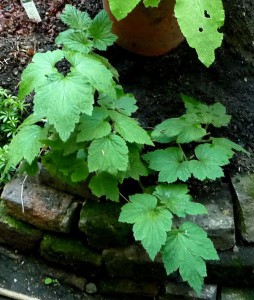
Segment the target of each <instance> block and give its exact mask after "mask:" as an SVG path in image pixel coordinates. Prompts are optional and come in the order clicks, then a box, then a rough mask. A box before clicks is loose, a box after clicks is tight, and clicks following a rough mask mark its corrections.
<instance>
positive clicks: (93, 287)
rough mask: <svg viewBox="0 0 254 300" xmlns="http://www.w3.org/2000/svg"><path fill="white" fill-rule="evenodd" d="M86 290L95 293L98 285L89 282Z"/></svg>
mask: <svg viewBox="0 0 254 300" xmlns="http://www.w3.org/2000/svg"><path fill="white" fill-rule="evenodd" d="M86 292H87V293H88V294H95V293H97V286H96V285H95V284H94V283H93V282H90V283H88V284H87V285H86Z"/></svg>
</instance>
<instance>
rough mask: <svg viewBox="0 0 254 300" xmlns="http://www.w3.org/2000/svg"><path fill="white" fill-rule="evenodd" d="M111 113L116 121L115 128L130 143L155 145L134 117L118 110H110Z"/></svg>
mask: <svg viewBox="0 0 254 300" xmlns="http://www.w3.org/2000/svg"><path fill="white" fill-rule="evenodd" d="M109 115H110V117H111V119H112V120H113V122H114V129H115V131H116V132H118V133H119V134H120V135H121V136H122V137H123V138H124V139H125V140H126V141H128V142H130V143H134V142H135V143H137V144H146V145H153V142H152V141H151V139H150V137H149V135H148V134H147V132H146V131H145V130H144V129H143V128H142V127H140V126H139V124H138V122H137V121H136V120H134V119H133V118H130V117H128V116H125V115H123V114H121V113H119V112H117V111H110V112H109Z"/></svg>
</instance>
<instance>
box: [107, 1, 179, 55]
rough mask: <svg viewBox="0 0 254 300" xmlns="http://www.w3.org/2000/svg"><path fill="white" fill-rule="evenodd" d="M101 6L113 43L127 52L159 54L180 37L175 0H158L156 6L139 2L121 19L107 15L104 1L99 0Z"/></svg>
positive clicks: (171, 46)
mask: <svg viewBox="0 0 254 300" xmlns="http://www.w3.org/2000/svg"><path fill="white" fill-rule="evenodd" d="M126 1H128V0H126ZM103 6H104V9H105V10H106V11H107V12H108V14H109V17H110V19H111V20H112V21H113V27H112V31H113V33H115V34H116V35H117V36H118V40H117V44H118V45H120V46H121V47H123V48H125V49H127V50H129V51H131V52H135V53H138V54H142V55H146V56H157V55H162V54H165V53H167V52H168V51H170V50H171V49H173V48H176V47H177V46H178V45H179V44H180V43H181V42H182V41H183V40H184V36H183V34H182V33H181V30H180V28H179V26H178V23H177V20H176V18H175V16H174V6H175V0H162V1H161V3H160V5H159V7H158V8H146V7H145V6H144V5H143V3H140V4H139V5H137V6H136V8H135V9H134V10H133V11H132V12H131V13H130V14H128V15H127V17H126V18H125V19H123V20H121V21H117V20H116V19H115V17H114V16H113V15H112V14H111V12H110V9H109V3H108V0H103Z"/></svg>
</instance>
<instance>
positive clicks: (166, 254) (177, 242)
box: [162, 222, 219, 294]
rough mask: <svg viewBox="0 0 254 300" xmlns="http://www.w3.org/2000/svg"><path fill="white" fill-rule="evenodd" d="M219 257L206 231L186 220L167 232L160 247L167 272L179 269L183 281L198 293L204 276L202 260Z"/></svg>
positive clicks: (204, 266)
mask: <svg viewBox="0 0 254 300" xmlns="http://www.w3.org/2000/svg"><path fill="white" fill-rule="evenodd" d="M217 259H219V257H218V255H217V253H216V250H215V248H214V246H213V243H212V242H211V240H210V239H209V238H207V233H206V232H205V231H204V230H203V229H202V228H200V227H199V226H197V225H196V224H193V223H189V222H186V223H184V224H182V225H181V226H180V228H179V229H173V230H171V231H170V232H169V233H168V237H167V240H166V243H165V246H163V248H162V260H163V263H164V265H165V267H166V271H167V274H171V273H173V272H175V271H176V270H178V269H179V272H180V275H181V277H182V279H183V280H184V281H187V282H188V283H189V285H190V286H191V287H192V288H193V289H194V290H195V291H196V292H197V293H198V294H199V293H200V291H201V288H202V286H203V283H204V277H205V276H206V265H205V261H204V260H217Z"/></svg>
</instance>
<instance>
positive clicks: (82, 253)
mask: <svg viewBox="0 0 254 300" xmlns="http://www.w3.org/2000/svg"><path fill="white" fill-rule="evenodd" d="M40 249H41V253H42V255H43V256H45V257H46V258H48V259H49V260H51V261H56V262H59V261H61V262H62V263H64V264H68V262H69V263H70V264H72V263H74V264H75V263H84V264H89V265H93V266H100V265H101V256H100V255H98V254H97V253H95V252H93V251H92V250H91V249H90V248H88V247H86V246H85V245H84V244H83V243H82V242H81V241H79V240H74V239H68V238H60V237H56V236H53V235H45V236H44V238H43V240H42V242H41V247H40ZM63 260H64V261H63Z"/></svg>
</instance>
